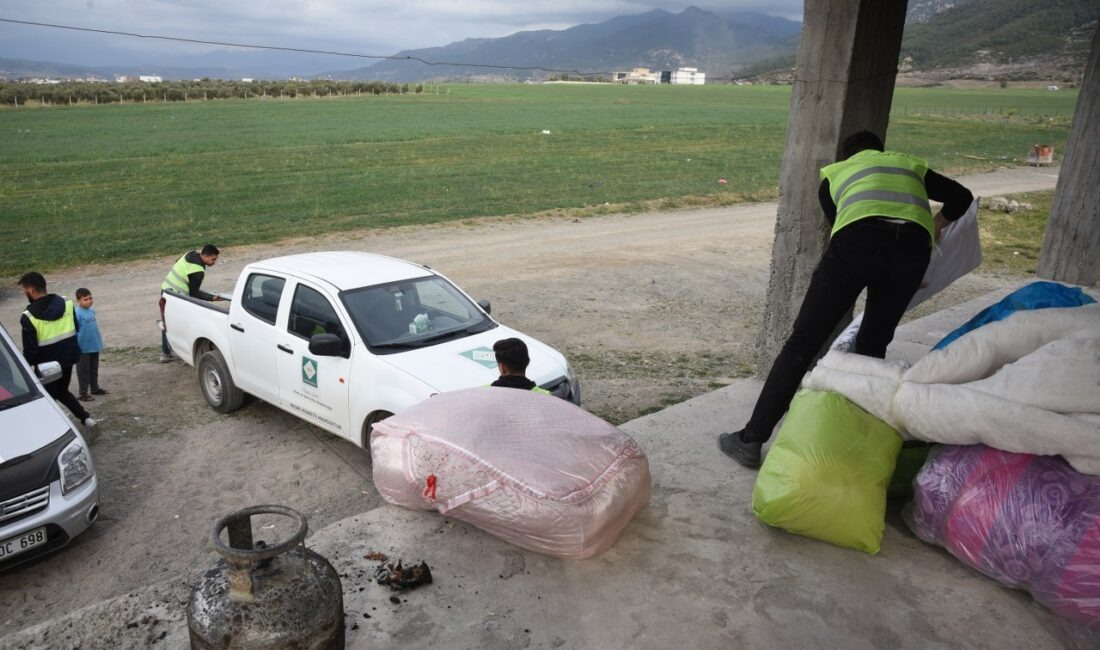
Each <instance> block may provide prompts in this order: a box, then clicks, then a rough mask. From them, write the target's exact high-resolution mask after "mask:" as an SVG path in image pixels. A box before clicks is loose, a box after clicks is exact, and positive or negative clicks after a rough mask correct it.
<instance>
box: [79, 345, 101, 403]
mask: <svg viewBox="0 0 1100 650" xmlns="http://www.w3.org/2000/svg"><path fill="white" fill-rule="evenodd" d="M76 385H77V386H78V387H79V389H80V394H81V395H87V394H88V390H89V389H90V390H96V389H97V388H99V353H98V352H82V353H80V361H77V362H76Z"/></svg>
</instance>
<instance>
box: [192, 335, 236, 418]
mask: <svg viewBox="0 0 1100 650" xmlns="http://www.w3.org/2000/svg"><path fill="white" fill-rule="evenodd" d="M199 389H201V390H202V396H203V397H205V398H206V403H207V404H209V405H210V408H212V409H214V410H215V411H217V412H218V413H232V412H233V411H236V410H237V409H239V408H241V405H242V404H244V391H242V390H241V389H240V388H237V385H236V384H235V383H233V377H232V375H230V374H229V367H228V366H227V365H226V364H225V357H223V356H222V353H221V352H219V351H218V350H211V351H209V352H207V353H205V354H203V355H202V357H200V358H199Z"/></svg>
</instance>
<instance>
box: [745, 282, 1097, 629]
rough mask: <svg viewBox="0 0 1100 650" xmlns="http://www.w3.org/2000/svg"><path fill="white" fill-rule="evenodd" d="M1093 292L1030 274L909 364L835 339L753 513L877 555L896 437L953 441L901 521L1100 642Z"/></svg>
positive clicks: (925, 471) (768, 468) (791, 420)
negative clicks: (854, 350)
mask: <svg viewBox="0 0 1100 650" xmlns="http://www.w3.org/2000/svg"><path fill="white" fill-rule="evenodd" d="M1093 303H1095V300H1094V299H1092V298H1091V297H1090V296H1088V295H1087V294H1084V293H1083V292H1081V291H1080V290H1079V289H1075V288H1070V287H1065V286H1062V285H1059V284H1056V283H1051V282H1036V283H1033V284H1031V285H1028V286H1026V287H1024V288H1023V289H1021V290H1019V291H1017V292H1015V293H1013V294H1012V295H1010V296H1008V297H1006V298H1005V299H1004V300H1002V301H1001V302H1000V303H998V304H996V305H994V306H992V307H990V308H989V309H986V310H984V311H982V312H981V313H979V314H978V315H976V316H975V317H974V318H973V319H971V320H970V321H969V322H968V323H966V324H965V325H963V326H962V327H960V328H959V329H958V330H956V331H955V332H952V333H951V334H949V335H948V336H947V337H945V338H944V339H943V341H941V342H940V343H939V344H938V345H937V346H936V347H935V348H934V349H933V351H932V352H930V353H929V354H928V355H927V356H926V357H925V358H923V359H922V360H921V361H919V362H918V363H917V364H914V365H913V366H912V367H908V366H907V365H906V364H903V363H898V362H887V361H882V360H878V359H870V358H867V357H859V356H857V355H852V354H847V353H844V352H839V351H831V352H829V354H828V355H826V357H825V358H823V359H822V360H821V362H819V364H818V366H817V368H815V370H814V371H813V372H812V373H811V374H810V375H809V376H808V377H807V379H806V381H805V382H804V384H803V386H804V389H803V391H801V392H800V393H799V394H798V395H797V396H796V397H795V399H794V401H793V402H792V404H791V407H790V410H789V411H788V414H787V418H786V420H784V423H783V426H782V427H781V429H780V431H779V435H778V437H777V439H776V441H775V443H774V444H773V445H772V449H771V450H770V451H769V453H768V456H767V458H766V459H765V462H764V465H763V466H762V467H761V470H760V474H759V476H758V478H757V483H756V487H755V489H754V491H753V511H754V512H755V513H756V515H757V516H758V517H759V518H760V519H761V520H762V521H764V522H765V523H767V524H769V525H773V526H777V527H780V528H783V529H785V530H789V531H791V532H795V533H799V534H802V535H806V536H809V537H813V538H815V539H820V540H824V541H828V542H831V543H834V544H838V545H841V546H846V547H850V548H855V549H858V550H861V551H864V552H868V553H876V552H877V551H878V550H879V548H880V544H881V539H882V532H883V528H884V523H883V519H884V515H885V508H886V494H887V486H888V485H890V480H891V477H892V476H894V475H895V474H901V473H902V471H901V467H900V466H897V459H898V457H899V453H901V450H902V446H903V437H904V438H905V439H906V440H907V441H913V440H916V441H924V442H926V443H946V444H937V445H936V446H935V447H934V449H933V451H932V452H931V454H930V455H929V457H928V460H927V462H925V463H923V467H922V468H921V469H920V470H919V473H918V474H917V475H916V478H915V480H913V481H912V488H913V489H914V490H915V495H914V499H913V503H912V504H910V505H909V506H907V508H906V510H905V518H906V522H907V524H908V525H909V527H910V528H911V529H912V530H913V532H914V533H916V535H917V536H918V537H919V538H920V539H922V540H924V541H926V542H929V543H933V544H938V545H941V546H944V547H945V548H946V549H947V550H948V551H949V552H951V553H952V554H953V555H954V556H955V557H956V558H958V559H959V560H960V561H962V562H963V563H965V564H966V565H968V566H970V567H972V568H974V569H976V570H978V571H980V572H982V573H983V574H985V575H987V576H989V577H991V578H993V579H995V580H997V581H998V582H1000V583H1001V584H1004V585H1006V586H1009V587H1014V588H1020V589H1026V590H1028V591H1030V592H1031V594H1032V596H1033V597H1034V598H1035V599H1036V600H1037V601H1038V602H1039V603H1041V604H1043V605H1045V606H1047V607H1049V608H1050V609H1051V610H1052V611H1054V612H1055V613H1056V614H1058V615H1059V616H1062V617H1064V619H1066V620H1068V621H1071V622H1072V623H1074V624H1075V625H1076V626H1077V627H1076V631H1078V632H1081V633H1082V634H1083V635H1084V636H1085V637H1087V639H1088V642H1089V643H1092V642H1097V643H1100V305H1095V304H1093ZM905 444H906V445H909V444H912V443H911V442H906V443H905ZM917 444H920V443H917ZM912 451H916V452H917V453H918V454H920V453H922V452H923V451H925V450H922V449H921V448H920V447H917V448H915V449H912ZM902 456H903V457H905V456H906V455H905V454H903V455H902ZM918 463H919V461H918ZM895 469H897V470H898V471H897V472H895ZM910 476H911V474H910ZM895 478H897V477H895ZM895 487H896V485H895Z"/></svg>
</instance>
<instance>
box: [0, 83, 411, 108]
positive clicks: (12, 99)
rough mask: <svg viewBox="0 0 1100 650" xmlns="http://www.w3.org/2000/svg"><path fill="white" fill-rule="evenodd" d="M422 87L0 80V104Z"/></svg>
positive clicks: (369, 92) (244, 96) (274, 96)
mask: <svg viewBox="0 0 1100 650" xmlns="http://www.w3.org/2000/svg"><path fill="white" fill-rule="evenodd" d="M422 92H424V86H423V84H416V86H412V87H410V86H409V84H396V83H390V82H385V81H333V80H322V79H315V80H309V81H306V80H289V81H288V80H271V81H269V80H257V81H226V80H222V79H198V80H194V81H160V82H152V83H149V82H136V81H134V82H129V81H128V82H121V83H118V82H115V83H104V82H92V81H63V82H61V83H56V84H30V83H13V82H0V105H5V106H22V105H24V104H26V103H28V102H34V103H39V104H44V105H54V106H66V105H71V104H80V103H84V104H112V103H120V102H184V101H196V100H200V101H201V100H212V99H279V98H282V99H297V98H299V97H339V96H348V95H398V94H407V93H422Z"/></svg>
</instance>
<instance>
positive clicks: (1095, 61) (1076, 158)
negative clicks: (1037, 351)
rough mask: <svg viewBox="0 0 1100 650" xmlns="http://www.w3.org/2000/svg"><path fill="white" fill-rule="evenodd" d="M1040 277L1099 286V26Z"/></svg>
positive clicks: (1042, 255) (1041, 256) (1045, 241)
mask: <svg viewBox="0 0 1100 650" xmlns="http://www.w3.org/2000/svg"><path fill="white" fill-rule="evenodd" d="M1038 275H1039V277H1042V278H1050V279H1051V280H1060V281H1063V282H1072V283H1074V284H1083V285H1094V284H1097V283H1098V282H1100V26H1098V27H1097V28H1096V34H1094V35H1093V37H1092V50H1091V51H1090V52H1089V62H1088V65H1087V66H1086V67H1085V77H1084V81H1083V82H1082V84H1081V91H1080V93H1079V94H1078V95H1077V108H1076V110H1075V111H1074V113H1073V127H1072V128H1071V129H1070V132H1069V142H1068V143H1067V144H1066V155H1065V157H1064V158H1063V159H1062V171H1060V172H1059V173H1058V185H1057V186H1056V187H1055V189H1054V201H1053V203H1052V204H1051V206H1050V219H1049V220H1048V221H1047V232H1046V236H1044V237H1043V249H1042V252H1040V253H1039V270H1038Z"/></svg>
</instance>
